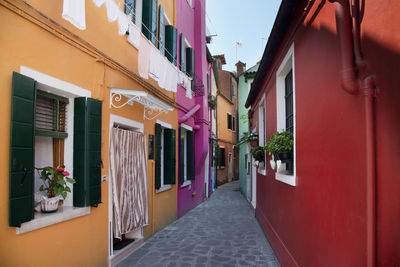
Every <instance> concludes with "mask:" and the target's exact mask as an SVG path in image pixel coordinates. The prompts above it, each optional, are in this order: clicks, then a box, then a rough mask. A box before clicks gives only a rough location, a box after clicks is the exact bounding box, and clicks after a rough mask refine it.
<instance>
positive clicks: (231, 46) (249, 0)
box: [206, 0, 281, 71]
mask: <svg viewBox="0 0 400 267" xmlns="http://www.w3.org/2000/svg"><path fill="white" fill-rule="evenodd" d="M280 4H281V0H206V25H207V27H208V29H209V31H210V33H211V34H216V35H217V36H214V37H213V38H212V41H211V44H208V48H209V49H210V52H211V54H212V55H219V54H225V59H226V65H224V66H223V69H224V70H228V71H234V70H236V66H235V64H236V63H237V61H238V60H240V61H242V62H244V63H246V68H247V69H249V68H251V67H252V66H254V65H255V64H256V63H257V62H258V61H260V60H261V57H262V54H263V52H264V49H265V45H266V43H267V40H268V36H269V34H270V32H271V29H272V26H273V24H274V21H275V17H276V14H277V12H278V9H279V5H280ZM237 41H241V43H242V46H241V47H240V46H237V45H235V44H236V42H237ZM236 51H237V52H236Z"/></svg>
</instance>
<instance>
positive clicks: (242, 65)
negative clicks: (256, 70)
mask: <svg viewBox="0 0 400 267" xmlns="http://www.w3.org/2000/svg"><path fill="white" fill-rule="evenodd" d="M235 66H236V75H237V77H239V76H240V75H242V73H243V72H244V71H245V67H246V64H245V63H243V62H242V61H240V60H239V61H238V63H236V64H235Z"/></svg>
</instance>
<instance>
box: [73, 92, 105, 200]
mask: <svg viewBox="0 0 400 267" xmlns="http://www.w3.org/2000/svg"><path fill="white" fill-rule="evenodd" d="M74 102H75V103H74V160H73V162H74V179H75V180H76V183H75V184H74V193H73V201H74V206H77V207H85V206H89V205H90V206H97V204H99V203H101V168H102V161H101V113H102V112H101V106H102V102H101V101H99V100H96V99H92V98H85V97H79V98H75V100H74Z"/></svg>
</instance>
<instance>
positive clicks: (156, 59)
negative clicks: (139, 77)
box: [149, 45, 164, 81]
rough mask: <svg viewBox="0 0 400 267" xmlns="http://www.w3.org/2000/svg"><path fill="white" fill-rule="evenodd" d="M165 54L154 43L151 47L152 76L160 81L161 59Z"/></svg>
mask: <svg viewBox="0 0 400 267" xmlns="http://www.w3.org/2000/svg"><path fill="white" fill-rule="evenodd" d="M163 57H164V56H162V55H161V54H160V51H159V50H158V49H157V48H156V47H155V46H154V45H152V46H151V48H150V72H149V74H150V77H152V78H153V79H154V80H156V81H158V80H159V78H160V65H161V63H162V62H161V59H162V58H163Z"/></svg>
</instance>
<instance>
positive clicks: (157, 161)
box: [154, 123, 162, 189]
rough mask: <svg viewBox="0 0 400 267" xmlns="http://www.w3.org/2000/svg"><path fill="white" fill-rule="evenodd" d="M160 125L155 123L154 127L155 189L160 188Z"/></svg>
mask: <svg viewBox="0 0 400 267" xmlns="http://www.w3.org/2000/svg"><path fill="white" fill-rule="evenodd" d="M161 131H162V129H161V125H160V124H158V123H156V126H155V146H156V149H155V153H156V157H155V174H154V177H155V179H154V180H155V181H154V185H155V188H156V189H160V187H161Z"/></svg>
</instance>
